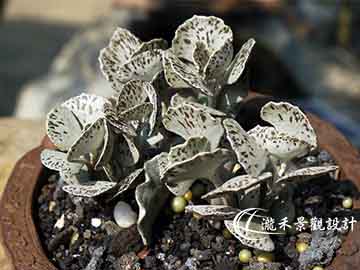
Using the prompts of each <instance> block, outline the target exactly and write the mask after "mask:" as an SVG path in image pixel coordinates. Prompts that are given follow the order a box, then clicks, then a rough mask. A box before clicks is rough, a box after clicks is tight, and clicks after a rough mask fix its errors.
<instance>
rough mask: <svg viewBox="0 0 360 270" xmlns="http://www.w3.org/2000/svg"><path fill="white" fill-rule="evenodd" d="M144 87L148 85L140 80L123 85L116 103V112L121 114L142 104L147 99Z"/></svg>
mask: <svg viewBox="0 0 360 270" xmlns="http://www.w3.org/2000/svg"><path fill="white" fill-rule="evenodd" d="M144 87H148V84H145V82H144V81H141V80H131V81H129V82H127V83H126V84H124V87H123V88H122V89H121V91H120V93H119V97H118V99H117V102H116V109H117V111H118V112H123V111H126V110H128V109H130V108H132V107H134V106H136V105H139V104H142V103H144V102H145V101H146V100H147V98H148V95H147V91H145V89H144Z"/></svg>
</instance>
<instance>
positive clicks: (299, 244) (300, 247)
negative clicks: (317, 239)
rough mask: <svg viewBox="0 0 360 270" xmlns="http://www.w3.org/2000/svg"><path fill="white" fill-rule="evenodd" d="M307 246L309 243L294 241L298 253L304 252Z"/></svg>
mask: <svg viewBox="0 0 360 270" xmlns="http://www.w3.org/2000/svg"><path fill="white" fill-rule="evenodd" d="M308 248H309V245H308V244H307V243H305V242H302V241H298V242H297V243H296V250H297V251H298V252H299V253H303V252H305V251H306V250H307V249H308Z"/></svg>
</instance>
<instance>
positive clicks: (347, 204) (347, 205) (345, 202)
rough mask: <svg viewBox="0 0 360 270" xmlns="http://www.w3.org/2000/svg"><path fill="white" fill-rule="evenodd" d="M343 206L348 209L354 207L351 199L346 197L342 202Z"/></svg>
mask: <svg viewBox="0 0 360 270" xmlns="http://www.w3.org/2000/svg"><path fill="white" fill-rule="evenodd" d="M342 206H343V207H344V208H346V209H350V208H351V207H352V206H353V200H352V198H350V197H345V198H344V199H343V201H342Z"/></svg>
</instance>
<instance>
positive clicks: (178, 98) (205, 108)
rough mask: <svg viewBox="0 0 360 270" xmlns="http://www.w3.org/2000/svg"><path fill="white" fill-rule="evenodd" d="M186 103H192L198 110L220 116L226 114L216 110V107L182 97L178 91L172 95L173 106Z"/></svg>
mask: <svg viewBox="0 0 360 270" xmlns="http://www.w3.org/2000/svg"><path fill="white" fill-rule="evenodd" d="M184 103H185V104H188V105H191V106H192V107H194V108H195V109H197V110H201V111H204V112H207V113H209V114H211V115H212V116H218V117H223V116H226V114H225V113H224V112H222V111H219V110H216V109H214V108H211V107H208V106H206V105H203V104H201V103H198V102H195V101H192V100H190V99H186V98H184V97H182V96H181V95H179V94H178V93H176V94H175V95H173V96H172V97H171V101H170V104H171V106H172V107H176V106H179V105H182V104H184Z"/></svg>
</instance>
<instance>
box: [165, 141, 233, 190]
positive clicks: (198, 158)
mask: <svg viewBox="0 0 360 270" xmlns="http://www.w3.org/2000/svg"><path fill="white" fill-rule="evenodd" d="M231 160H232V154H231V152H230V151H229V150H227V149H222V148H219V149H216V150H215V151H213V152H203V153H199V154H197V155H195V156H193V157H192V158H189V159H187V160H184V161H182V162H176V163H172V164H170V165H168V167H167V168H166V170H165V172H164V175H163V176H162V179H163V180H164V181H165V182H166V183H169V184H170V185H171V184H176V183H179V182H184V181H188V180H196V179H200V178H204V179H208V180H209V181H211V182H212V183H213V184H214V185H215V186H219V184H220V183H219V182H218V177H217V171H218V169H219V168H220V167H221V166H223V165H224V163H225V162H227V161H231ZM221 184H222V183H221Z"/></svg>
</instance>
